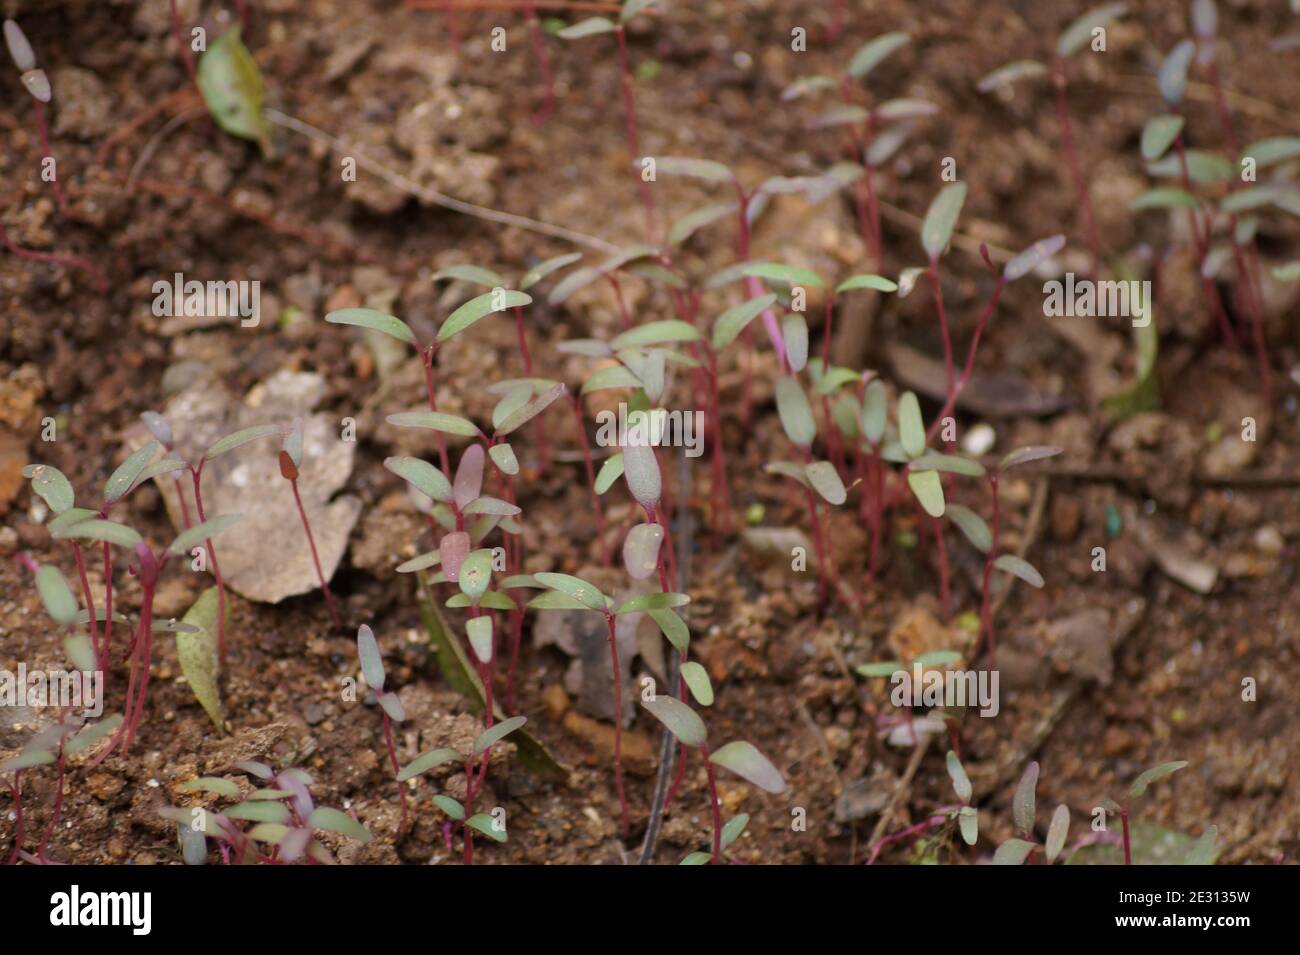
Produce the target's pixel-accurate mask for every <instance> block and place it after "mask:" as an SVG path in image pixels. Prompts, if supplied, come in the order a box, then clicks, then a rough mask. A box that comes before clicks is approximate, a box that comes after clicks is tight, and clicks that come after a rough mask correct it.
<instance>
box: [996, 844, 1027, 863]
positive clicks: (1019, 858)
mask: <svg viewBox="0 0 1300 955" xmlns="http://www.w3.org/2000/svg"><path fill="white" fill-rule="evenodd" d="M1033 851H1034V844H1033V843H1032V842H1026V841H1025V840H1024V839H1008V840H1007V841H1006V842H1004V843H1002V845H1000V846H998V850H997V852H995V853H993V864H994V865H1024V863H1025V860H1026V859H1028V858H1029V853H1031V852H1033Z"/></svg>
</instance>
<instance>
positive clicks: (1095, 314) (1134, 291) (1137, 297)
mask: <svg viewBox="0 0 1300 955" xmlns="http://www.w3.org/2000/svg"><path fill="white" fill-rule="evenodd" d="M1043 294H1044V295H1045V296H1047V297H1046V298H1045V299H1044V300H1043V314H1044V315H1046V316H1047V317H1048V318H1066V317H1068V318H1075V317H1081V318H1129V319H1132V320H1133V327H1134V328H1146V326H1148V325H1150V324H1151V283H1150V282H1149V281H1138V280H1137V279H1129V280H1123V281H1101V282H1097V281H1094V280H1092V279H1076V278H1075V277H1074V273H1073V272H1066V273H1065V280H1064V281H1061V280H1060V279H1052V281H1050V282H1044V283H1043Z"/></svg>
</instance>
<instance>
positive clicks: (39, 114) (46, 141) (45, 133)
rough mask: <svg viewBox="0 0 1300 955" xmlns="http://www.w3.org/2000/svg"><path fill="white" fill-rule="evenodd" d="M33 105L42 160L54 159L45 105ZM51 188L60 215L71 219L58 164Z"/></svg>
mask: <svg viewBox="0 0 1300 955" xmlns="http://www.w3.org/2000/svg"><path fill="white" fill-rule="evenodd" d="M32 104H33V105H34V106H35V107H36V131H37V134H38V135H39V136H40V140H41V159H42V161H43V160H45V159H53V158H54V153H53V152H52V151H51V150H50V127H49V123H47V122H46V120H45V104H44V103H42V102H41V101H40V100H38V99H33V100H32ZM50 188H52V189H53V190H54V202H55V204H56V205H57V206H58V207H59V214H60V215H62V216H63V218H65V219H71V218H72V213H71V212H69V211H68V200H67V197H66V196H64V194H63V184H62V183H61V182H59V173H58V164H57V163H56V164H55V172H54V178H53V179H51V180H50Z"/></svg>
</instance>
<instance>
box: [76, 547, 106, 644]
mask: <svg viewBox="0 0 1300 955" xmlns="http://www.w3.org/2000/svg"><path fill="white" fill-rule="evenodd" d="M72 553H73V556H74V557H75V558H76V562H77V576H78V577H79V578H80V579H81V595H82V598H83V599H84V600H85V601H86V610H87V612H88V613H89V614H90V646H91V648H92V649H93V650H94V651H95V659H96V660H99V659H101V658H102V656H103V653H104V651H103V649H102V648H101V646H100V643H99V623H98V622H97V621H96V620H95V599H94V597H92V596H91V594H90V579H89V578H88V577H87V576H86V560H85V557H84V555H83V554H82V552H81V544H79V543H77V542H76V541H73V543H72Z"/></svg>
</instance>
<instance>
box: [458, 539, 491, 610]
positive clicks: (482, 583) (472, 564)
mask: <svg viewBox="0 0 1300 955" xmlns="http://www.w3.org/2000/svg"><path fill="white" fill-rule="evenodd" d="M457 583H458V584H459V585H460V589H461V592H462V593H463V594H465V596H467V597H469V598H470V600H478V598H480V597H482V596H483V594H484V593H486V592H487V589H488V585H490V584H491V583H492V551H490V550H488V549H487V548H479V549H478V550H476V551H472V552H471V553H470V555H469V556H468V557H466V558H465V560H464V562H463V563H461V565H460V574H459V575H458V578H457Z"/></svg>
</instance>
